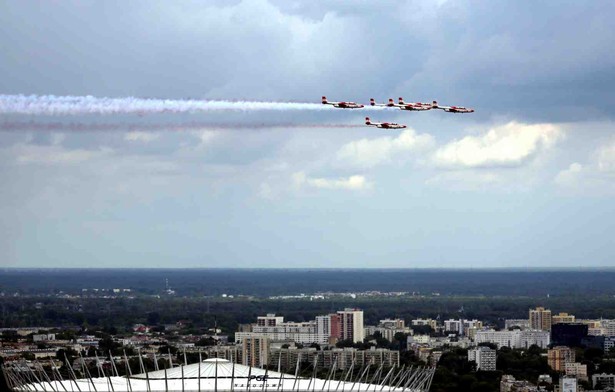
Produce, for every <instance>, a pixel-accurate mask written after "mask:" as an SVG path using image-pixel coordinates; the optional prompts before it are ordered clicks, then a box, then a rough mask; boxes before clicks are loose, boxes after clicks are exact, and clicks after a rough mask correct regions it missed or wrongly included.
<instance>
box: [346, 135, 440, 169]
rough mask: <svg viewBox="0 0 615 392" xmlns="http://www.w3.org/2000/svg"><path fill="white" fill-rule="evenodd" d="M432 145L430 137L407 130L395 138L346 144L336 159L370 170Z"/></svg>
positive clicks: (432, 140)
mask: <svg viewBox="0 0 615 392" xmlns="http://www.w3.org/2000/svg"><path fill="white" fill-rule="evenodd" d="M433 144H434V139H433V137H432V136H431V135H429V134H417V133H416V132H415V131H414V130H412V129H407V130H405V131H403V132H402V133H400V134H399V136H397V137H392V136H383V137H379V138H373V139H360V140H355V141H352V142H350V143H347V144H345V145H343V146H342V148H340V149H339V151H338V152H337V159H338V160H340V161H342V162H346V163H349V164H351V165H353V166H357V167H362V168H370V167H374V166H377V165H380V164H384V163H389V162H391V161H392V160H393V159H394V158H395V157H397V156H399V154H401V153H407V152H412V151H417V150H423V149H427V148H429V147H431V146H432V145H433Z"/></svg>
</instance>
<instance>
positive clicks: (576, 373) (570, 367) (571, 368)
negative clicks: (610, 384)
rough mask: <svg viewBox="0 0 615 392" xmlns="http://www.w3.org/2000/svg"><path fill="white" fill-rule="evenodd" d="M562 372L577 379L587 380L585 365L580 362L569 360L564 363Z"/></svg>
mask: <svg viewBox="0 0 615 392" xmlns="http://www.w3.org/2000/svg"><path fill="white" fill-rule="evenodd" d="M564 372H565V373H566V375H567V376H571V377H576V378H578V379H579V380H583V381H588V378H587V365H583V364H581V363H580V362H569V363H566V364H565V365H564Z"/></svg>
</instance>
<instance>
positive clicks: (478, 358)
mask: <svg viewBox="0 0 615 392" xmlns="http://www.w3.org/2000/svg"><path fill="white" fill-rule="evenodd" d="M495 358H496V353H495V350H494V349H492V348H489V347H478V348H476V349H473V350H468V361H474V362H476V370H483V371H495Z"/></svg>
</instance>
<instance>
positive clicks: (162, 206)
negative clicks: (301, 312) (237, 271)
mask: <svg viewBox="0 0 615 392" xmlns="http://www.w3.org/2000/svg"><path fill="white" fill-rule="evenodd" d="M613 14H615V2H612V1H601V0H595V1H575V2H562V1H543V2H535V1H499V0H498V1H486V0H485V1H479V0H477V1H463V0H459V1H446V0H439V1H427V2H426V1H422V0H417V1H403V0H402V1H400V0H396V1H373V0H372V1H353V2H345V1H318V2H314V1H292V0H291V1H278V0H269V1H268V0H242V1H174V2H167V1H155V0H154V1H131V2H124V1H104V2H101V1H61V2H52V1H30V0H20V1H17V0H14V1H13V0H8V1H2V2H0V48H1V53H2V55H1V56H0V75H2V77H0V183H1V184H2V185H1V186H0V216H2V219H0V250H1V252H0V266H1V267H15V268H26V267H52V268H62V267H155V268H158V267H161V268H177V267H188V268H191V267H199V268H213V267H232V268H244V267H247V268H255V267H282V268H350V267H356V268H363V267H365V268H383V267H396V268H399V267H404V268H405V267H407V268H487V267H488V268H493V267H521V268H526V267H575V268H576V267H613V266H615V247H614V246H613V238H614V236H613V232H614V231H615V123H614V119H615V51H614V50H613V47H615V24H614V23H612V15H613ZM18 95H23V96H45V97H46V98H44V99H46V100H50V101H54V100H58V99H61V98H59V97H63V96H78V97H80V96H93V97H98V98H105V97H108V98H117V99H119V101H118V102H119V103H118V105H117V108H118V109H117V112H115V113H107V114H101V113H97V112H94V113H83V112H78V113H57V112H55V113H51V112H44V111H43V112H42V113H34V114H33V113H29V114H24V113H20V112H18V111H16V110H14V109H12V108H11V107H9V105H8V104H7V102H9V101H12V100H15V99H17V98H16V97H15V96H18ZM322 95H326V96H327V97H328V98H329V99H330V100H334V101H335V100H339V101H342V100H349V101H356V102H360V103H368V102H369V98H372V97H373V98H375V99H376V100H377V101H385V100H387V99H388V98H394V99H397V97H404V99H405V100H406V101H410V102H414V101H420V102H431V101H432V100H437V101H438V102H439V103H440V104H443V105H462V106H467V107H471V108H474V109H475V110H476V112H475V113H471V114H452V113H446V112H444V111H441V110H430V111H426V112H406V111H403V112H402V111H400V110H393V109H385V110H366V109H363V110H343V109H335V108H332V107H322V105H309V104H319V103H320V97H321V96H322ZM127 97H136V98H156V99H166V100H184V99H193V100H213V101H232V102H236V103H233V104H232V105H235V106H237V107H238V110H234V109H233V110H190V111H187V112H169V111H163V112H162V113H151V112H142V111H139V110H137V109H135V110H133V111H130V110H128V109H127V108H129V107H132V106H131V105H134V102H135V101H134V100H132V101H129V100H126V99H125V98H127ZM20 99H27V97H26V98H24V97H21V98H20ZM30 99H33V98H32V97H30ZM37 99H38V98H37ZM71 99H72V98H71ZM92 99H94V98H92ZM139 102H140V101H139ZM237 102H238V103H237ZM241 102H251V104H248V103H246V104H242V103H241ZM254 102H281V103H293V104H284V105H279V104H272V105H273V106H275V105H277V106H276V107H277V109H274V110H269V109H266V110H260V109H255V107H256V106H257V105H258V104H253V103H254ZM295 103H299V104H295ZM301 103H305V104H306V105H303V104H301ZM167 105H170V103H167ZM250 105H252V106H250ZM163 106H164V104H163ZM366 115H367V116H370V118H371V119H372V121H394V122H399V123H402V124H406V125H407V126H408V128H406V129H404V130H385V129H376V128H372V127H366V126H364V125H363V123H364V117H365V116H366Z"/></svg>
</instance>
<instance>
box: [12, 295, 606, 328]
mask: <svg viewBox="0 0 615 392" xmlns="http://www.w3.org/2000/svg"><path fill="white" fill-rule="evenodd" d="M536 306H545V307H547V308H550V309H551V310H552V311H553V312H568V313H571V314H574V315H575V316H577V317H578V318H600V317H604V318H615V299H614V298H613V297H612V296H597V297H592V298H590V297H579V298H572V297H550V298H546V297H544V298H528V297H470V296H465V297H464V296H457V297H428V298H420V297H399V298H357V299H350V298H344V299H335V300H313V301H310V300H309V299H303V300H297V299H292V300H269V299H245V298H243V299H228V298H226V299H224V298H181V297H162V298H154V297H146V296H142V297H136V298H55V297H48V298H26V297H10V298H7V297H4V298H0V327H4V328H6V327H10V328H13V327H27V326H83V327H85V328H88V327H95V326H96V327H100V328H106V329H108V330H109V331H111V330H112V329H113V330H117V331H120V332H121V331H122V330H129V329H130V328H131V327H132V325H134V324H136V323H142V324H147V325H151V326H154V325H165V324H175V323H177V322H178V321H182V323H183V324H184V325H185V326H186V327H187V328H189V329H194V333H200V332H199V330H203V331H205V332H206V331H207V330H208V329H209V328H212V327H213V326H214V324H215V323H217V325H218V326H219V327H221V328H222V330H223V331H224V333H229V334H230V333H233V332H235V331H236V330H237V327H238V324H246V323H254V322H255V321H256V317H257V316H261V315H264V314H266V313H276V314H278V315H281V316H284V317H285V318H286V320H289V321H307V320H313V319H314V318H315V316H317V315H322V314H328V313H330V312H335V311H337V310H340V309H344V308H346V307H358V308H360V309H363V311H364V319H365V323H366V324H368V325H375V324H377V323H378V321H379V320H381V319H384V318H387V317H396V318H402V319H405V320H406V321H407V322H408V323H409V322H410V321H411V320H412V319H415V318H434V319H435V318H438V317H439V318H440V320H446V319H449V318H467V319H474V318H476V319H479V320H483V321H485V322H488V323H491V324H492V325H495V326H498V327H500V328H503V327H504V320H505V319H507V318H527V317H528V309H529V308H533V307H536ZM205 332H203V333H205ZM110 333H115V332H110Z"/></svg>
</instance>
